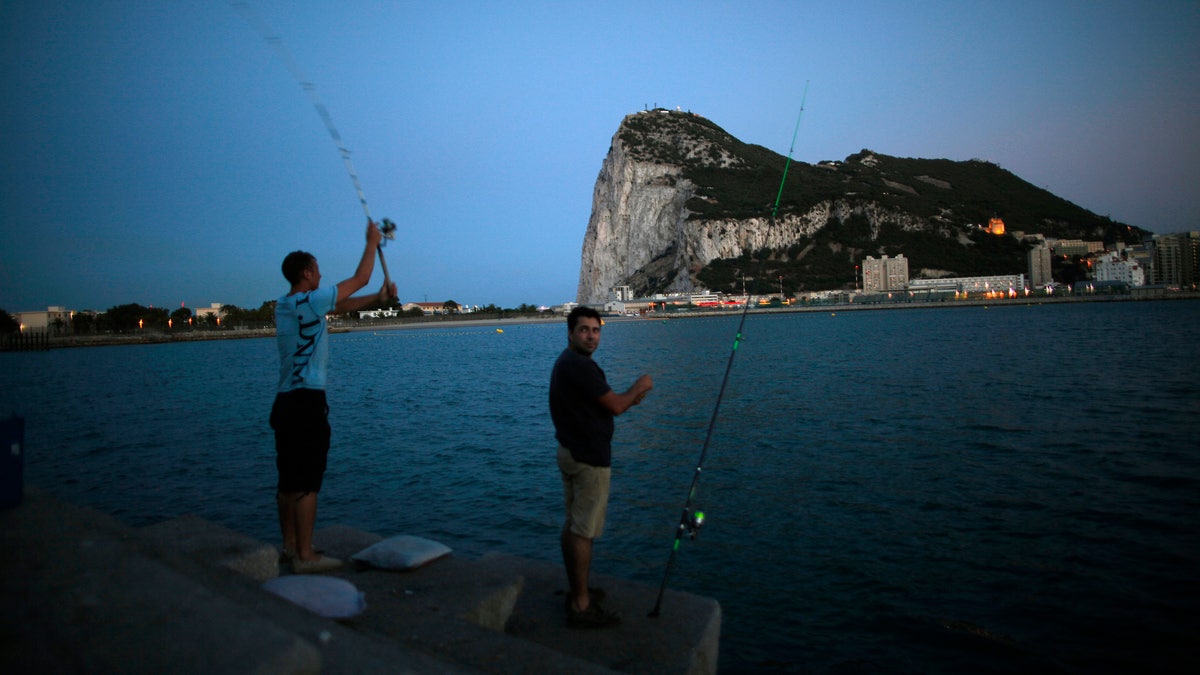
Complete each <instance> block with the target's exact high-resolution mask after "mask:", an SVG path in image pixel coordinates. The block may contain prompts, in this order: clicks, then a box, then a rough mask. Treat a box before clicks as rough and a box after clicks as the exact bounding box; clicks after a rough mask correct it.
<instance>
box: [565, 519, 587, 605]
mask: <svg viewBox="0 0 1200 675" xmlns="http://www.w3.org/2000/svg"><path fill="white" fill-rule="evenodd" d="M562 554H563V563H564V564H565V565H566V568H567V582H568V583H569V584H570V585H571V605H572V607H573V608H574V609H576V610H577V611H580V612H582V611H584V610H586V609H587V608H588V606H589V605H590V604H591V600H590V599H589V597H588V576H589V575H590V574H591V567H592V540H591V539H588V538H586V537H581V536H579V535H577V534H575V533H573V532H571V529H570V527H569V526H567V525H564V526H563V530H562Z"/></svg>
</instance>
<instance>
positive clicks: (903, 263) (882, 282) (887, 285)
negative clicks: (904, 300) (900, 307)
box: [862, 253, 908, 293]
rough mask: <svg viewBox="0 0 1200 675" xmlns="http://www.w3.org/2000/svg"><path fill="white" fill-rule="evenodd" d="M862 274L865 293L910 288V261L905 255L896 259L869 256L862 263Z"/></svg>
mask: <svg viewBox="0 0 1200 675" xmlns="http://www.w3.org/2000/svg"><path fill="white" fill-rule="evenodd" d="M862 274H863V292H864V293H887V292H888V291H902V290H904V289H905V288H908V259H907V258H905V257H904V254H903V253H901V254H900V255H897V256H896V257H895V258H888V257H887V256H886V255H885V256H883V257H882V258H879V259H876V258H874V257H872V256H867V257H866V258H864V259H863V262H862Z"/></svg>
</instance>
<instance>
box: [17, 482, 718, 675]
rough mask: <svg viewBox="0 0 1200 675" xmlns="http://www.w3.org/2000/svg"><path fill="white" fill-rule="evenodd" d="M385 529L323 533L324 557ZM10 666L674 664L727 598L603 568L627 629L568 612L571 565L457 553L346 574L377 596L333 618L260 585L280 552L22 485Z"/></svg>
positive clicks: (223, 669)
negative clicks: (129, 517)
mask: <svg viewBox="0 0 1200 675" xmlns="http://www.w3.org/2000/svg"><path fill="white" fill-rule="evenodd" d="M380 538H381V537H380V536H379V535H377V534H374V533H369V532H363V531H361V530H356V529H353V528H349V527H345V526H336V525H335V526H331V527H325V528H322V529H320V530H318V531H317V533H316V537H315V539H316V542H317V545H318V546H319V547H320V548H322V549H324V550H325V551H326V552H327V553H328V554H329V555H332V556H335V557H338V558H343V559H346V560H349V558H350V556H351V555H352V554H354V553H356V552H357V551H360V550H362V549H363V548H365V547H366V546H369V545H370V544H372V543H374V542H376V541H379V540H380ZM0 546H2V549H0V550H3V551H4V555H3V557H2V558H0V594H2V597H3V608H4V609H3V611H2V612H0V671H2V672H14V673H15V672H23V673H32V672H55V673H110V672H112V673H115V672H121V673H158V672H175V673H201V672H203V673H213V672H220V673H318V672H327V673H373V672H381V673H382V672H387V673H612V672H624V673H680V674H685V673H686V674H689V675H690V674H706V673H714V672H716V670H717V660H718V650H719V647H718V645H719V639H720V628H721V609H720V606H719V605H718V604H717V602H716V601H714V600H712V599H708V598H702V597H699V596H695V595H691V594H688V593H681V592H676V591H670V590H668V591H667V596H666V597H665V599H664V603H663V607H664V609H663V615H662V616H661V617H659V618H655V619H651V618H647V617H646V612H647V611H648V610H649V608H650V607H652V606H653V604H654V598H655V595H656V594H657V591H658V589H657V588H653V587H649V586H646V585H644V584H636V583H632V582H629V581H626V580H622V579H617V578H608V577H599V578H594V579H593V585H600V586H602V587H603V588H605V590H606V591H607V592H608V600H607V601H606V605H608V606H610V607H613V608H614V609H618V610H620V611H621V612H622V615H623V619H624V620H623V622H622V624H621V626H619V627H617V628H615V629H608V630H571V629H568V628H566V627H565V625H564V602H565V600H564V598H565V595H564V588H565V579H564V574H563V572H562V566H561V565H559V564H554V563H550V562H545V561H537V560H530V559H526V558H519V557H515V556H510V555H506V554H503V553H489V554H487V555H484V556H482V557H480V558H479V559H476V560H470V559H466V558H463V557H459V556H456V555H450V556H447V557H444V558H441V559H439V560H436V561H434V562H433V563H430V564H429V565H427V566H425V567H422V568H420V569H418V570H415V571H411V572H391V571H384V570H376V569H363V568H359V567H356V566H353V565H348V566H347V567H346V568H343V569H342V570H339V571H338V572H336V573H334V574H333V575H332V576H338V577H341V578H343V579H346V580H347V581H350V582H351V583H353V584H354V585H355V586H356V587H357V588H358V589H359V590H360V591H362V592H363V593H365V595H366V602H367V609H366V611H365V612H363V613H362V614H360V615H359V616H357V617H354V618H352V619H348V620H338V621H335V620H331V619H325V618H322V617H320V616H318V615H316V614H313V613H310V612H309V611H307V610H305V609H303V608H301V607H298V606H296V605H293V604H291V603H289V602H288V601H286V600H284V599H282V598H279V597H276V596H275V595H272V594H271V593H268V592H266V591H264V590H262V588H261V584H262V582H263V581H265V580H267V579H270V578H273V577H274V576H277V575H278V574H280V573H281V572H284V571H285V570H283V569H281V567H280V565H279V562H278V555H279V553H278V550H277V549H276V548H275V547H274V546H272V545H270V544H265V543H263V542H259V541H256V540H254V539H252V538H250V537H246V536H244V535H242V534H239V533H237V532H233V531H231V530H229V529H227V528H224V527H221V526H219V525H216V524H214V523H211V522H209V521H206V520H203V519H200V518H195V517H190V516H184V517H180V518H176V519H173V520H168V521H164V522H161V523H157V524H154V525H151V526H148V527H143V528H133V527H130V526H128V525H125V524H123V523H120V522H118V521H116V520H114V519H113V518H110V517H108V516H106V515H104V514H102V513H99V512H97V511H95V510H91V509H87V508H81V507H78V506H74V505H71V504H67V503H65V502H62V501H60V500H58V499H55V498H54V497H52V496H50V495H48V494H46V493H45V492H42V491H39V490H35V489H28V488H27V489H26V491H25V497H24V500H23V501H22V503H21V504H20V505H19V506H17V507H15V508H10V509H4V510H0Z"/></svg>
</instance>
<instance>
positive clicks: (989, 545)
mask: <svg viewBox="0 0 1200 675" xmlns="http://www.w3.org/2000/svg"><path fill="white" fill-rule="evenodd" d="M738 319H739V317H738V316H736V315H730V316H724V317H713V318H689V319H671V320H643V321H630V322H610V323H609V324H608V325H606V326H605V328H604V334H603V341H602V344H601V347H600V349H599V350H598V351H597V353H596V355H595V358H596V360H597V361H598V362H599V363H600V364H601V366H602V367H603V368H604V369H605V371H606V373H607V375H608V379H609V382H610V383H611V384H612V385H613V386H614V387H615V388H617V389H621V390H623V389H624V388H626V387H628V386H629V385H631V384H632V382H633V381H634V379H636V377H637V376H638V375H639V374H641V373H649V374H651V375H652V376H653V377H654V380H655V389H654V391H653V392H652V393H651V395H650V396H649V397H647V399H646V400H645V402H644V403H643V404H642V405H641V406H639V407H636V408H634V409H632V410H630V411H629V412H628V413H627V414H625V415H622V416H621V417H620V418H618V420H617V432H616V437H615V438H614V464H613V470H614V480H613V494H612V502H611V506H610V514H609V519H608V524H607V526H606V532H605V534H604V536H603V537H602V538H601V539H600V540H598V541H597V544H596V550H595V562H594V571H595V572H597V573H601V574H608V575H617V576H622V577H627V578H632V579H636V580H640V581H643V582H645V583H647V584H650V585H654V586H657V585H658V584H659V583H661V581H662V579H663V574H664V569H665V566H666V562H667V559H668V557H669V555H670V550H671V544H672V542H673V540H674V534H675V529H676V526H677V525H678V523H679V520H680V513H681V510H682V507H683V505H684V502H685V500H686V499H687V496H688V489H689V486H690V485H691V483H692V479H693V477H694V476H695V474H696V468H697V465H698V464H699V462H700V455H701V453H702V452H704V461H703V471H702V472H701V474H700V478H699V482H698V489H697V491H696V493H695V497H694V503H693V506H694V507H696V508H697V509H700V510H703V511H704V512H705V514H706V516H707V520H706V521H705V525H704V526H703V528H702V530H701V531H700V533H699V536H698V537H697V538H696V539H695V540H694V541H692V540H688V539H685V540H684V541H683V543H682V545H681V547H680V552H679V555H678V558H677V561H676V566H675V568H674V569H673V571H672V573H671V576H670V577H669V579H668V584H669V585H670V587H671V588H676V589H680V590H687V591H690V592H694V593H698V594H701V595H705V596H709V597H713V598H715V599H717V600H718V601H719V602H720V603H721V607H722V611H723V622H722V638H721V668H722V670H725V671H730V672H776V671H778V672H887V673H905V672H911V673H920V672H924V673H930V672H947V673H952V672H1018V671H1019V672H1030V671H1032V672H1077V673H1091V672H1129V671H1135V670H1136V671H1144V670H1150V671H1158V672H1165V671H1172V670H1174V671H1178V672H1185V671H1190V670H1192V669H1193V668H1194V667H1195V666H1196V665H1197V660H1198V656H1197V650H1196V647H1195V644H1196V643H1195V640H1196V636H1197V635H1200V583H1198V582H1197V579H1196V576H1197V575H1196V573H1197V570H1200V454H1198V451H1200V443H1198V441H1197V439H1198V438H1200V433H1198V431H1200V430H1198V428H1197V427H1198V420H1200V358H1198V357H1200V302H1195V301H1171V302H1166V301H1159V302H1105V303H1100V302H1097V303H1079V304H1054V305H1030V306H1027V305H1012V306H1004V305H997V306H990V307H973V308H953V309H940V308H937V309H911V310H894V311H855V312H850V311H837V310H831V311H829V312H810V313H794V314H757V313H754V312H752V313H751V314H750V315H749V316H748V318H747V320H746V322H745V325H744V326H743V330H742V339H741V340H740V341H736V343H737V345H738V347H737V349H736V351H735V350H734V344H735V337H734V336H735V333H736V330H737V327H738ZM565 344H566V329H565V325H564V324H554V325H546V324H540V325H506V326H504V327H503V329H502V331H501V330H497V329H496V328H495V327H494V326H482V325H472V324H469V323H467V324H455V325H454V326H453V327H446V328H420V329H411V330H380V331H359V332H351V333H346V334H336V335H333V336H332V338H331V352H332V353H331V356H332V366H331V370H330V380H331V386H330V390H329V402H330V407H331V415H330V419H331V424H332V426H333V429H334V433H333V448H332V450H331V454H330V462H329V464H330V467H329V471H328V473H327V475H326V481H325V487H324V489H323V490H322V493H321V502H320V511H319V519H318V520H319V522H318V527H320V526H322V525H323V524H331V523H343V524H347V525H351V526H354V527H358V528H362V529H366V530H370V531H373V532H376V533H379V534H381V535H385V536H386V535H390V534H399V533H407V534H416V535H421V536H426V537H430V538H433V539H437V540H440V541H443V542H445V543H447V544H448V545H450V546H451V547H452V548H454V549H455V550H456V551H457V552H458V553H459V554H461V555H466V556H477V555H480V554H482V553H484V552H486V551H490V550H499V551H504V552H507V553H512V554H516V555H523V556H527V557H533V558H539V559H544V560H551V561H558V560H559V559H560V558H559V553H558V532H559V528H560V527H561V520H562V515H561V510H562V507H561V493H560V492H561V485H560V482H559V478H558V474H557V471H556V468H555V463H554V448H555V442H554V439H553V427H552V425H551V423H550V419H549V414H548V411H547V403H546V400H547V382H548V378H549V371H550V367H551V365H552V363H553V361H554V358H555V357H556V356H557V354H558V352H559V351H560V350H561V349H563V347H564V346H565ZM731 356H732V359H733V360H732V363H731V361H730V359H731ZM276 359H277V356H276V353H275V346H274V341H273V340H270V339H248V340H222V341H211V342H196V343H177V344H162V345H131V346H115V347H97V348H88V349H60V350H52V351H49V352H42V353H29V352H26V353H5V354H0V377H2V379H0V384H2V387H0V415H8V414H10V413H17V414H20V415H22V416H23V417H24V418H25V420H26V468H25V471H26V480H27V481H28V482H29V483H30V484H34V485H37V486H39V487H42V488H44V489H47V490H49V491H50V492H52V493H54V494H57V495H59V496H61V497H63V498H66V499H69V500H72V501H76V502H80V503H84V504H88V505H91V506H94V507H96V508H99V509H101V510H103V511H105V512H108V513H111V514H113V515H115V516H116V517H118V518H120V519H122V520H124V521H126V522H129V523H131V524H134V525H140V524H147V523H153V522H157V521H159V520H162V519H165V518H171V517H174V516H178V515H181V514H187V513H191V514H197V515H200V516H202V517H204V518H207V519H210V520H213V521H215V522H218V523H221V524H223V525H226V526H228V527H231V528H233V529H236V530H238V531H241V532H245V533H247V534H250V535H252V536H255V537H257V538H260V539H263V540H265V541H275V540H276V539H278V533H277V524H276V520H275V511H274V482H275V471H274V455H273V452H274V451H273V442H272V436H271V432H270V429H269V428H268V425H267V416H268V413H269V410H270V406H271V400H272V397H273V395H274V382H275V378H276V377H277V369H278V365H277V360H276ZM727 367H729V378H728V381H727V383H726V386H725V388H724V391H723V394H720V396H719V392H721V385H722V380H723V375H724V373H725V371H726V368H727ZM718 397H719V398H720V404H719V406H718ZM710 424H711V425H712V429H713V433H712V436H711V438H710V439H709V442H708V443H707V445H706V444H705V439H706V437H707V432H708V430H709V427H710ZM645 609H646V611H649V610H650V609H651V607H646V608H645ZM659 620H662V621H673V620H682V619H681V618H680V617H676V616H673V615H672V608H671V606H670V604H669V602H667V603H665V604H664V606H663V607H662V612H661V616H660V619H659Z"/></svg>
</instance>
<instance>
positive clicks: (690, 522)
mask: <svg viewBox="0 0 1200 675" xmlns="http://www.w3.org/2000/svg"><path fill="white" fill-rule="evenodd" d="M807 99H808V82H807V81H806V82H805V83H804V95H803V96H802V97H801V99H800V113H799V114H798V115H796V128H795V129H794V130H793V131H792V145H791V147H790V148H788V156H787V163H785V164H784V165H783V178H781V179H780V180H779V191H778V192H777V193H776V194H775V205H774V206H773V207H772V208H771V229H772V230H774V229H775V216H776V214H777V213H778V212H779V201H780V199H782V197H783V185H784V183H785V182H786V181H787V175H788V168H790V167H791V165H792V153H793V152H794V151H795V149H796V136H797V135H798V134H799V133H800V118H801V117H802V116H803V115H804V102H805V101H806V100H807ZM765 264H766V256H765V255H763V256H762V257H761V258H760V259H759V261H758V274H756V275H755V276H754V286H753V287H752V288H751V293H749V294H748V295H746V304H745V305H744V306H743V307H742V316H741V319H740V320H739V321H738V326H737V331H736V332H735V334H734V337H733V348H732V349H730V350H729V360H728V361H726V362H725V375H724V376H723V377H722V378H721V387H720V389H719V390H718V391H717V402H716V404H715V405H714V406H713V411H712V417H711V418H709V421H708V431H707V432H706V433H705V435H704V444H703V445H702V446H701V447H700V458H699V459H698V460H697V461H696V470H695V471H694V472H692V484H691V487H689V488H688V495H687V499H686V500H685V501H684V503H683V513H682V514H681V515H680V516H679V526H678V527H676V528H675V541H674V543H672V545H671V556H670V557H669V558H667V567H666V570H665V571H664V572H663V579H662V584H661V585H660V586H659V587H658V599H657V600H655V601H654V609H652V610H650V614H649V616H651V617H657V616H658V615H659V611H660V610H661V609H662V601H663V594H664V593H665V592H666V590H667V579H668V578H669V577H670V576H671V570H672V569H673V568H674V567H675V558H676V556H677V555H678V554H679V544H680V542H681V541H682V540H683V535H684V534H685V533H686V534H687V535H688V536H689V538H691V539H695V538H696V534H697V533H698V532H699V530H700V526H701V525H703V524H704V512H703V511H693V510H692V502H693V500H694V499H695V497H696V487H697V486H698V485H699V484H700V474H701V473H702V472H703V471H704V459H705V457H707V456H708V447H709V445H710V443H711V442H712V437H713V430H714V429H716V426H717V413H718V412H720V410H721V400H722V399H724V398H725V386H726V385H727V384H729V373H730V371H732V370H733V358H734V357H735V356H737V351H738V347H739V346H740V345H741V344H742V339H743V338H742V329H743V328H744V327H745V325H746V315H747V314H748V313H749V311H750V299H751V298H752V297H754V294H755V293H756V292H757V291H758V283H759V281H760V280H761V277H762V274H763V269H764V268H765Z"/></svg>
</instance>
